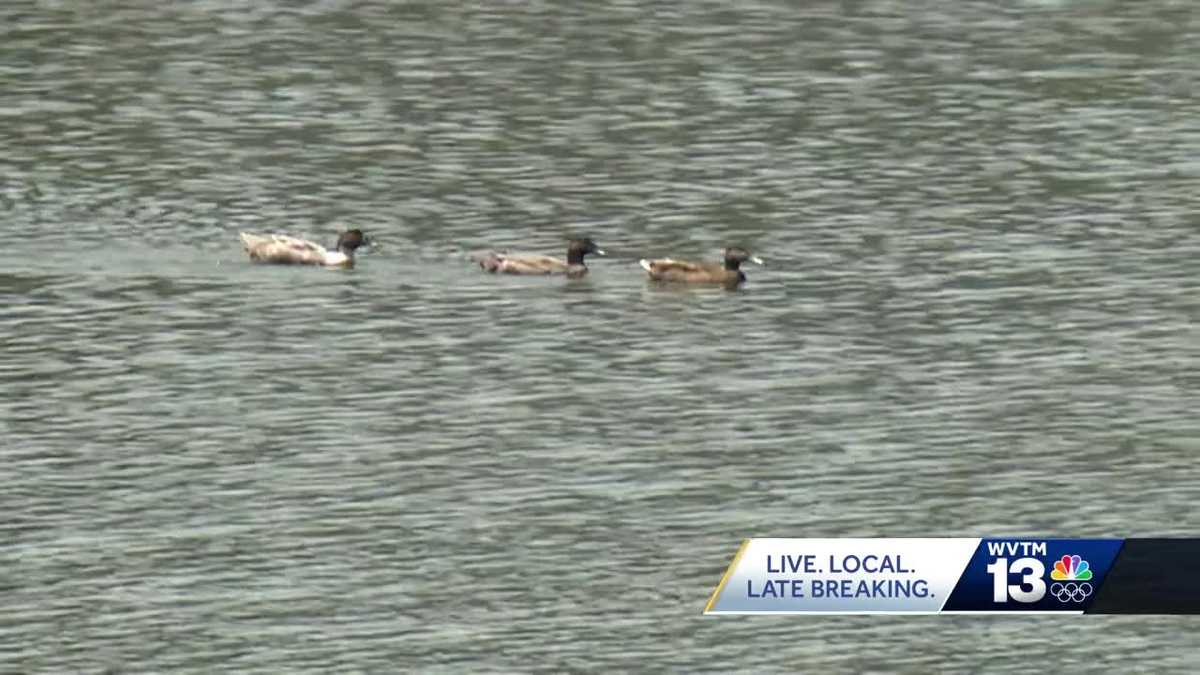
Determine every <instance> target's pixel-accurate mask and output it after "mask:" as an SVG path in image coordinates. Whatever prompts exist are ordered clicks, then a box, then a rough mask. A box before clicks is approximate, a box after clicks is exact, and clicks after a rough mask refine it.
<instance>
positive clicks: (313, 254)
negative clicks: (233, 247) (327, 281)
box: [240, 230, 365, 268]
mask: <svg viewBox="0 0 1200 675" xmlns="http://www.w3.org/2000/svg"><path fill="white" fill-rule="evenodd" d="M240 236H241V239H242V246H243V247H244V248H245V249H246V253H248V254H249V255H250V259H251V260H253V261H254V262H259V263H269V264H275V265H319V266H322V267H342V268H347V267H353V266H354V250H355V249H356V248H358V247H359V246H360V245H362V243H363V241H364V239H365V237H363V234H362V232H361V231H360V230H349V231H347V232H343V233H342V234H341V235H339V236H338V241H337V244H336V245H335V247H334V250H329V249H327V248H325V247H324V246H321V245H320V244H316V243H313V242H311V241H308V240H307V239H300V238H299V237H291V236H288V235H286V234H251V233H249V232H242V233H241V234H240Z"/></svg>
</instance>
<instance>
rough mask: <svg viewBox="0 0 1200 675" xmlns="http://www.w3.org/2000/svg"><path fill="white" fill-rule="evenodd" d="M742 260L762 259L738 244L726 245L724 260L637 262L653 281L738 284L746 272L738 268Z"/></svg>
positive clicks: (743, 278) (758, 261) (657, 260)
mask: <svg viewBox="0 0 1200 675" xmlns="http://www.w3.org/2000/svg"><path fill="white" fill-rule="evenodd" d="M745 261H750V262H753V263H757V264H759V265H761V264H763V263H762V259H760V258H757V257H755V256H752V255H750V254H749V253H748V252H747V251H746V250H745V249H741V248H737V247H731V248H727V249H725V262H724V264H722V263H710V262H691V261H688V260H675V259H672V258H658V259H655V260H641V261H640V264H641V266H642V269H644V270H646V274H648V275H649V276H650V278H651V279H653V280H654V281H668V282H677V283H686V284H722V285H725V286H737V285H739V284H741V283H742V282H744V281H746V274H745V273H744V272H742V270H741V265H742V263H743V262H745Z"/></svg>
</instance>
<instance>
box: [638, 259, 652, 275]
mask: <svg viewBox="0 0 1200 675" xmlns="http://www.w3.org/2000/svg"><path fill="white" fill-rule="evenodd" d="M638 264H639V265H641V266H642V269H644V270H646V271H647V272H653V271H654V267H653V263H651V262H650V261H649V260H646V259H645V258H642V259H641V260H639V261H638Z"/></svg>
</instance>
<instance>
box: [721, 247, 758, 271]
mask: <svg viewBox="0 0 1200 675" xmlns="http://www.w3.org/2000/svg"><path fill="white" fill-rule="evenodd" d="M747 261H748V262H752V263H754V264H756V265H762V264H763V261H762V258H759V257H758V256H753V255H750V252H749V251H747V250H746V249H744V248H742V247H740V246H730V247H729V248H727V249H725V269H727V270H736V269H738V268H740V267H741V266H742V263H744V262H747Z"/></svg>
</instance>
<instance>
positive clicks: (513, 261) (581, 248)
mask: <svg viewBox="0 0 1200 675" xmlns="http://www.w3.org/2000/svg"><path fill="white" fill-rule="evenodd" d="M588 254H595V255H604V251H602V250H600V247H598V246H596V242H594V241H592V240H591V239H588V238H587V237H584V238H582V239H572V240H571V241H570V242H569V243H568V244H567V259H566V260H565V261H564V260H562V259H561V258H555V257H554V256H549V255H539V254H536V253H497V252H495V251H489V252H488V253H485V254H483V255H480V256H476V257H475V261H476V262H478V263H479V266H480V267H481V268H483V269H484V270H486V271H488V272H491V273H492V274H565V275H567V276H568V277H572V278H578V277H582V276H583V275H585V274H587V271H588V269H587V265H584V264H583V257H584V256H585V255H588Z"/></svg>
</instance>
